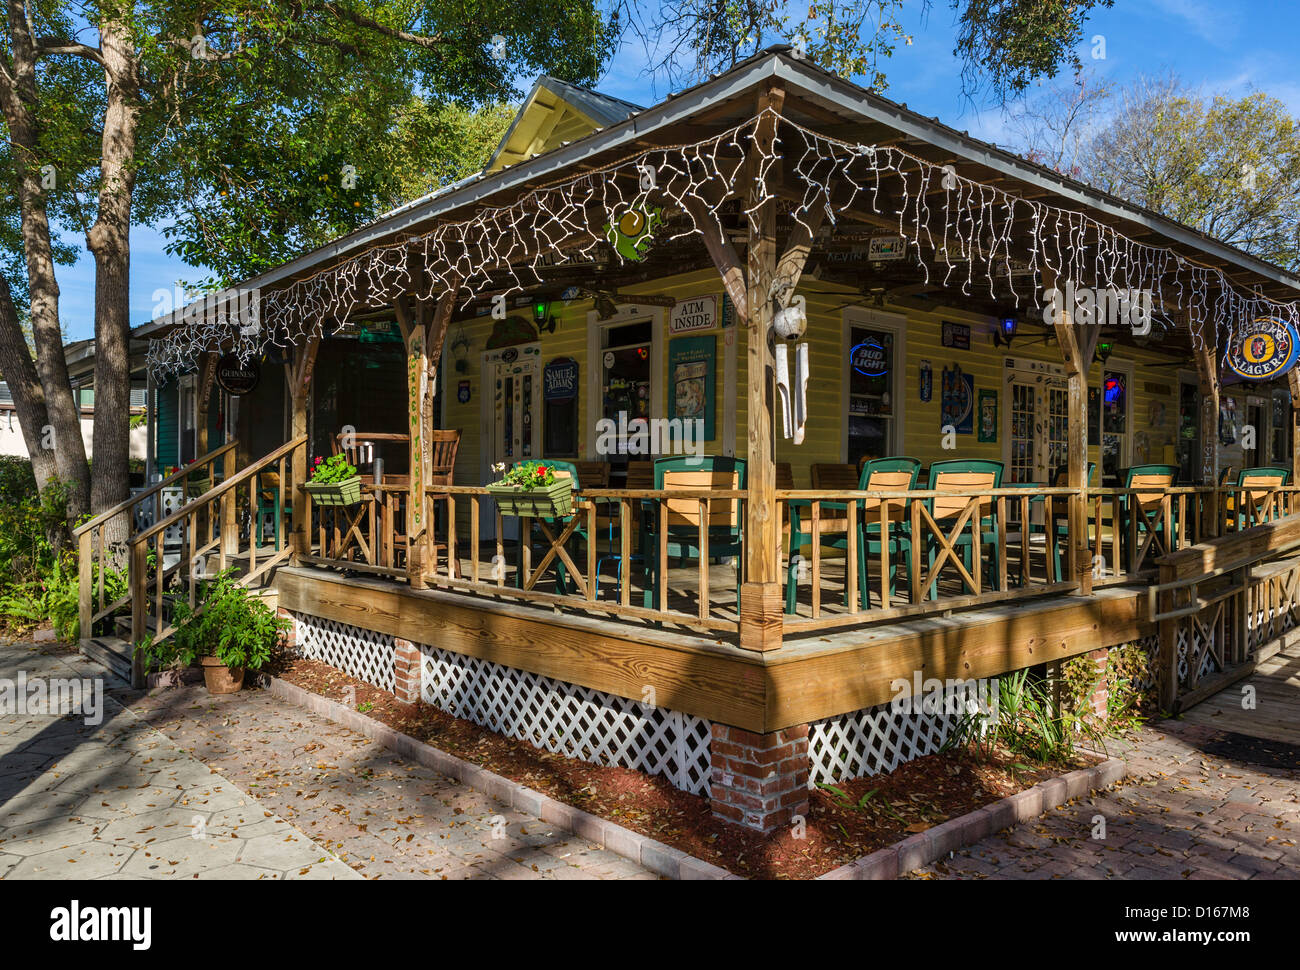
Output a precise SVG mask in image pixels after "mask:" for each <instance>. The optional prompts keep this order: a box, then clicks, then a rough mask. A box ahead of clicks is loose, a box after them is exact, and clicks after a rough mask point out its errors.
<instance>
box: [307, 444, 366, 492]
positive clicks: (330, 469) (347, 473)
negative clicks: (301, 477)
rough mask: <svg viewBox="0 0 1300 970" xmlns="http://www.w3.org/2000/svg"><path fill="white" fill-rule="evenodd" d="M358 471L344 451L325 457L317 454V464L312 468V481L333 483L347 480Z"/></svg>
mask: <svg viewBox="0 0 1300 970" xmlns="http://www.w3.org/2000/svg"><path fill="white" fill-rule="evenodd" d="M356 473H357V469H356V466H354V465H351V464H349V463H348V459H347V456H346V455H344V454H343V453H342V452H340V453H339V454H337V455H330V456H329V457H328V458H324V459H322V458H321V457H320V456H319V455H317V456H316V464H315V465H314V466H313V467H312V470H311V481H313V482H315V483H316V484H317V485H333V484H334V483H336V482H343V481H347V480H348V479H349V478H351V477H353V476H354V475H355V474H356Z"/></svg>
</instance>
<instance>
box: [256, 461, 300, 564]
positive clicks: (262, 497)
mask: <svg viewBox="0 0 1300 970" xmlns="http://www.w3.org/2000/svg"><path fill="white" fill-rule="evenodd" d="M253 515H254V517H255V518H256V520H257V544H258V545H259V546H262V545H265V544H266V540H265V527H266V520H267V518H268V517H269V518H270V519H271V520H272V522H273V523H274V526H275V551H276V552H279V551H280V547H281V545H282V544H283V542H284V539H283V536H284V530H283V529H282V528H281V523H282V522H283V521H284V516H286V515H293V509H292V508H291V507H290V506H288V505H281V504H280V473H279V472H258V474H257V507H256V511H255V512H254V513H253Z"/></svg>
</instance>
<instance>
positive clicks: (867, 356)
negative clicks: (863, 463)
mask: <svg viewBox="0 0 1300 970" xmlns="http://www.w3.org/2000/svg"><path fill="white" fill-rule="evenodd" d="M895 339H896V335H895V334H894V332H893V331H891V330H882V329H876V328H873V327H860V326H852V327H850V328H849V380H848V390H849V400H848V415H847V423H848V460H849V461H850V462H851V463H854V464H856V463H857V462H858V461H859V460H861V459H862V458H863V457H866V458H883V457H885V456H886V455H889V454H891V453H892V450H893V448H894V419H895V411H894V409H895V399H896V390H897V385H896V384H895V372H896V370H897V367H896V363H897V354H896V349H895V346H894V345H895Z"/></svg>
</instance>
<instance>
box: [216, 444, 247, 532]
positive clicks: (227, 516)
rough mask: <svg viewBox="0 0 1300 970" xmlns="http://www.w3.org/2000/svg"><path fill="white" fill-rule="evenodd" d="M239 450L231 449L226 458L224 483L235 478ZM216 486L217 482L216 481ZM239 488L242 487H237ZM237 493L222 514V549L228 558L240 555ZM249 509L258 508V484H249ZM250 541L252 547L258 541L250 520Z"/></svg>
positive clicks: (225, 504)
mask: <svg viewBox="0 0 1300 970" xmlns="http://www.w3.org/2000/svg"><path fill="white" fill-rule="evenodd" d="M236 451H238V448H237V447H236V448H231V449H230V450H229V451H227V452H226V454H225V456H224V464H223V467H222V469H221V476H222V481H225V482H228V481H230V480H231V479H232V478H234V477H235V469H236V459H237V457H238V456H237V455H236V454H235V452H236ZM213 484H214V485H215V484H216V482H215V481H214V482H213ZM236 487H237V488H238V487H240V486H236ZM235 505H236V499H235V493H234V492H233V491H232V492H231V493H230V497H229V499H228V500H227V501H225V502H223V503H222V513H221V549H222V552H223V553H224V554H225V555H227V556H235V555H238V554H239V521H238V519H237V518H236V516H235V511H236V510H235ZM249 507H250V508H252V509H256V508H257V482H256V481H253V482H250V483H249ZM248 541H249V544H250V545H251V544H252V543H254V542H256V541H257V532H256V530H255V529H254V528H253V523H252V520H251V519H250V520H249V528H248Z"/></svg>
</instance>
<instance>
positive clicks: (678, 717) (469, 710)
mask: <svg viewBox="0 0 1300 970" xmlns="http://www.w3.org/2000/svg"><path fill="white" fill-rule="evenodd" d="M420 651H421V654H422V663H421V665H420V666H421V676H420V689H421V696H422V697H423V699H424V701H425V702H426V703H428V704H432V705H433V706H435V707H437V708H440V709H441V710H444V711H446V712H448V713H449V714H452V715H455V716H456V717H463V718H465V719H466V720H468V721H473V722H474V723H475V724H481V725H483V726H484V727H486V728H490V729H491V730H493V731H497V732H499V733H501V734H504V735H506V736H507V737H512V738H515V739H517V740H521V741H527V742H528V743H530V744H533V745H536V746H537V747H539V748H545V749H546V750H547V751H552V752H555V753H556V754H562V755H564V756H565V757H569V758H577V759H579V760H582V761H590V762H593V763H595V764H601V765H618V766H621V767H624V768H634V769H636V770H638V771H644V772H646V773H647V774H651V775H663V776H665V777H666V778H667V779H668V780H669V781H671V782H672V784H673V785H674V786H675V787H677V788H680V789H682V790H683V791H688V792H693V793H695V794H704V793H706V792H707V791H708V787H709V738H710V733H711V728H710V725H709V722H708V721H706V720H704V719H702V718H698V717H695V716H693V715H691V714H683V713H681V712H680V711H669V710H665V709H663V708H659V707H653V706H650V705H647V704H642V703H641V702H639V701H633V700H628V699H627V698H624V697H618V696H615V695H613V694H606V693H603V692H602V691H598V690H593V689H591V688H588V687H579V686H577V685H575V684H569V683H566V682H564V681H559V680H553V679H551V678H550V677H543V676H542V675H540V674H534V673H529V672H528V671H526V670H518V669H516V668H514V667H506V666H504V665H502V664H497V663H492V662H491V661H488V660H480V659H478V658H475V657H466V656H463V655H461V654H457V653H452V652H451V651H448V650H442V649H439V648H437V647H430V646H425V645H422V646H421V647H420Z"/></svg>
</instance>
